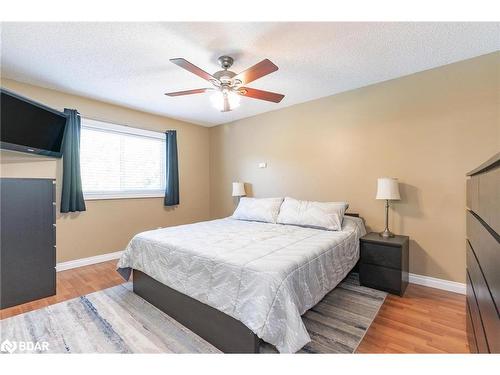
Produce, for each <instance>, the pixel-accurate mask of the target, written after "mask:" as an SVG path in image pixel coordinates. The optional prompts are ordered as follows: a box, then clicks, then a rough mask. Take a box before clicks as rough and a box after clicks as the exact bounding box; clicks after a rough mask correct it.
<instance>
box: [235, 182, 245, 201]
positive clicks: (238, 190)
mask: <svg viewBox="0 0 500 375" xmlns="http://www.w3.org/2000/svg"><path fill="white" fill-rule="evenodd" d="M245 195H246V193H245V184H244V183H243V182H233V197H244V196H245Z"/></svg>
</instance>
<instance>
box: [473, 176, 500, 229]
mask: <svg viewBox="0 0 500 375" xmlns="http://www.w3.org/2000/svg"><path fill="white" fill-rule="evenodd" d="M474 177H477V178H479V189H478V191H479V210H478V212H477V213H478V215H479V216H480V217H481V219H483V220H484V221H485V222H486V223H487V224H488V225H489V226H490V227H491V228H493V230H495V231H496V232H497V233H499V234H500V168H495V169H492V170H489V171H487V172H485V173H482V174H480V175H479V176H474ZM474 212H476V211H474Z"/></svg>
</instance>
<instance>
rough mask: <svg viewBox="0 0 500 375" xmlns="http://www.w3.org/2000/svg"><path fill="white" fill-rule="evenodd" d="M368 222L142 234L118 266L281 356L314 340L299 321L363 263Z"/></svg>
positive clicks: (202, 226)
mask: <svg viewBox="0 0 500 375" xmlns="http://www.w3.org/2000/svg"><path fill="white" fill-rule="evenodd" d="M365 232H366V231H365V227H364V225H363V222H362V221H361V220H360V219H358V218H351V217H347V216H346V217H345V219H344V222H343V225H342V230H341V231H326V230H318V229H310V228H302V227H298V226H291V225H282V224H267V223H257V222H249V221H241V220H235V219H231V218H226V219H220V220H213V221H205V222H201V223H196V224H189V225H181V226H177V227H169V228H164V229H158V230H153V231H148V232H143V233H139V234H138V235H136V236H135V237H134V238H133V239H132V241H130V243H129V245H128V247H127V249H126V250H125V252H124V253H123V255H122V257H121V258H120V260H119V262H118V267H119V268H133V269H137V270H140V271H142V272H144V273H146V274H148V275H149V276H151V277H153V278H154V279H156V280H158V281H160V282H161V283H163V284H165V285H167V286H169V287H171V288H173V289H175V290H177V291H179V292H181V293H184V294H186V295H188V296H190V297H192V298H195V299H197V300H198V301H200V302H203V303H205V304H207V305H210V306H212V307H214V308H216V309H218V310H220V311H222V312H224V313H226V314H228V315H230V316H232V317H234V318H236V319H238V320H239V321H241V322H243V323H244V324H245V325H246V326H247V327H248V328H250V329H251V330H252V331H253V332H254V333H255V334H257V336H259V337H260V338H261V339H263V340H264V341H266V342H268V343H270V344H273V345H274V346H276V348H277V349H278V350H279V351H280V352H285V353H293V352H296V351H298V350H299V349H300V348H302V347H303V346H304V345H305V344H307V343H308V342H309V341H310V337H309V334H308V333H307V331H306V328H305V326H304V324H303V323H302V318H301V315H302V314H304V313H305V312H306V311H307V310H308V309H310V308H311V307H312V306H314V305H315V304H316V303H318V302H319V301H320V300H321V299H322V298H323V297H324V296H325V294H327V293H328V292H329V291H331V290H332V289H333V288H335V286H337V284H338V283H339V282H340V281H341V280H342V279H343V278H344V277H345V276H346V275H347V273H348V272H349V271H350V270H351V268H352V267H353V266H354V265H355V264H356V261H357V260H358V258H359V237H361V236H362V235H364V234H365Z"/></svg>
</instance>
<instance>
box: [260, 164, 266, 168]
mask: <svg viewBox="0 0 500 375" xmlns="http://www.w3.org/2000/svg"><path fill="white" fill-rule="evenodd" d="M259 168H267V163H259Z"/></svg>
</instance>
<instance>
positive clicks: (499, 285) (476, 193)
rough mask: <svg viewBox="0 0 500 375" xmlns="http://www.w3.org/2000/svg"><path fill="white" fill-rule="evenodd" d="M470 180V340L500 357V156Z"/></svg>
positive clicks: (475, 350) (473, 347) (472, 346)
mask: <svg viewBox="0 0 500 375" xmlns="http://www.w3.org/2000/svg"><path fill="white" fill-rule="evenodd" d="M467 176H468V178H467V185H466V186H467V202H466V206H467V210H466V223H467V239H466V253H467V307H466V309H467V311H466V312H467V337H468V340H469V346H470V349H471V352H473V353H500V315H499V308H500V236H499V233H500V153H498V154H497V155H495V156H494V157H492V158H491V159H489V160H488V161H487V162H485V163H483V164H481V165H480V166H479V167H477V168H476V169H474V170H473V171H471V172H469V173H468V174H467Z"/></svg>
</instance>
